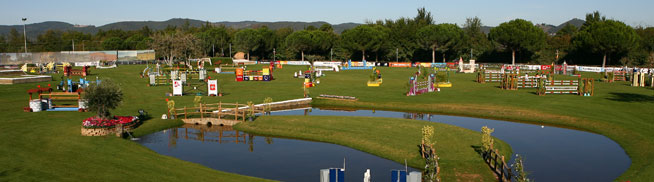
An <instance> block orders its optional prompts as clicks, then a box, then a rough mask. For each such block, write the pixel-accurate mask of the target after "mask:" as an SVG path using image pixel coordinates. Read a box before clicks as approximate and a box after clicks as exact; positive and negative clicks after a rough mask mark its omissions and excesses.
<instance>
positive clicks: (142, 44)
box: [123, 33, 152, 50]
mask: <svg viewBox="0 0 654 182" xmlns="http://www.w3.org/2000/svg"><path fill="white" fill-rule="evenodd" d="M151 41H152V38H150V37H146V36H143V35H142V34H140V33H139V34H134V35H132V36H130V37H129V38H127V39H125V41H123V48H125V49H128V50H143V49H148V48H150V42H151Z"/></svg>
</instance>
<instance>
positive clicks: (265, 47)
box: [257, 26, 277, 59]
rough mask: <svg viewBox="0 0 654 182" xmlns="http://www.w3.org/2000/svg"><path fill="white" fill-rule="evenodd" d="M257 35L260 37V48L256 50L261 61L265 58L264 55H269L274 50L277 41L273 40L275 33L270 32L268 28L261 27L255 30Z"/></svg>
mask: <svg viewBox="0 0 654 182" xmlns="http://www.w3.org/2000/svg"><path fill="white" fill-rule="evenodd" d="M257 31H258V33H259V35H260V36H261V46H260V48H259V50H258V52H259V54H260V55H261V59H264V58H265V57H266V54H271V57H272V51H273V49H274V48H275V45H276V42H275V41H277V39H275V32H274V31H272V30H270V29H269V28H268V26H262V27H259V28H257Z"/></svg>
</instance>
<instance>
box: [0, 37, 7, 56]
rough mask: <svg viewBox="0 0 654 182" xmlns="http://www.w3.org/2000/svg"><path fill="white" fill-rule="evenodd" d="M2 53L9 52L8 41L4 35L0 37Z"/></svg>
mask: <svg viewBox="0 0 654 182" xmlns="http://www.w3.org/2000/svg"><path fill="white" fill-rule="evenodd" d="M0 52H7V41H6V40H5V36H2V35H0Z"/></svg>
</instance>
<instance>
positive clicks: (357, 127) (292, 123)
mask: <svg viewBox="0 0 654 182" xmlns="http://www.w3.org/2000/svg"><path fill="white" fill-rule="evenodd" d="M423 126H433V127H434V137H433V140H435V141H436V145H435V148H436V150H437V154H438V155H439V157H440V159H441V160H440V161H439V162H440V164H441V167H442V170H441V177H442V179H443V180H444V181H456V180H461V181H488V180H492V179H494V178H495V176H494V175H493V174H492V173H491V172H490V171H489V169H488V167H487V165H486V163H484V160H483V159H482V158H481V157H479V154H478V153H477V151H475V149H474V148H473V147H472V146H477V147H480V144H481V143H480V140H481V133H479V132H473V131H471V130H468V129H464V128H460V127H456V126H452V125H447V124H441V123H434V122H427V121H417V120H409V119H394V118H376V117H341V116H337V117H333V116H299V117H298V116H264V117H262V118H259V119H257V120H256V121H254V122H248V123H241V124H238V125H236V127H235V128H236V129H238V130H243V131H247V132H251V133H256V134H263V135H273V136H282V137H292V138H300V139H305V140H313V141H320V142H328V143H335V144H339V145H344V146H348V147H351V148H354V149H358V150H361V151H366V152H368V153H371V154H374V155H377V156H381V157H384V158H387V159H391V160H394V161H397V162H399V163H402V161H404V159H406V160H407V162H408V164H409V166H411V167H414V168H418V169H419V168H421V167H424V165H425V162H424V160H423V159H422V158H421V157H420V153H419V152H418V151H419V150H418V147H417V146H419V145H420V141H421V138H422V133H421V131H422V127H423ZM495 140H496V141H499V140H498V139H495ZM495 148H497V149H499V150H500V151H501V152H502V153H503V154H504V155H505V156H507V157H509V156H510V155H511V151H510V147H509V146H508V145H507V144H506V143H504V142H496V147H495Z"/></svg>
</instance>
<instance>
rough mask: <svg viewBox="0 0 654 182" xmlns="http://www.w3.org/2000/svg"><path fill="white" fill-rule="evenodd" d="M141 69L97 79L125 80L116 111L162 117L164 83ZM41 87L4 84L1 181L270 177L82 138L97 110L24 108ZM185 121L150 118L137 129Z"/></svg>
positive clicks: (118, 141) (0, 92)
mask: <svg viewBox="0 0 654 182" xmlns="http://www.w3.org/2000/svg"><path fill="white" fill-rule="evenodd" d="M139 68H140V69H142V68H141V66H125V67H122V66H121V67H120V69H111V70H93V73H94V75H92V76H91V77H92V80H95V76H96V75H97V73H100V74H99V75H98V76H100V78H104V77H106V76H109V77H111V78H112V79H114V80H115V81H117V82H119V83H121V86H122V89H123V91H124V93H125V99H124V103H123V104H122V106H121V108H120V109H117V110H116V111H115V112H114V113H115V114H117V115H136V114H137V112H136V111H137V110H138V109H139V108H143V109H146V110H147V111H151V112H153V113H158V114H159V116H160V113H162V112H161V111H162V110H164V109H163V108H164V107H165V104H163V102H158V101H161V100H162V99H163V96H164V95H163V92H157V91H156V90H161V89H163V87H162V88H148V87H147V86H146V84H145V80H141V79H138V78H137V75H138V74H137V72H133V71H135V70H137V69H139ZM59 77H60V76H55V77H54V78H55V79H59ZM91 77H89V78H91ZM50 83H51V84H53V85H54V84H56V82H55V81H53V82H50ZM36 85H37V84H19V85H0V103H2V104H1V105H0V111H2V112H0V118H2V119H0V138H1V139H0V181H266V180H264V179H259V178H253V177H248V176H242V175H238V174H233V173H226V172H221V171H216V170H213V169H210V168H207V167H205V166H202V165H199V164H195V163H191V162H186V161H182V160H179V159H176V158H173V157H168V156H163V155H159V154H157V153H155V152H154V151H151V150H149V149H147V148H145V147H143V146H141V145H140V144H138V143H136V142H132V141H130V140H126V139H122V138H117V137H115V136H107V137H84V136H80V127H81V121H82V120H83V119H84V118H87V117H90V116H92V115H93V113H79V112H38V113H26V112H23V111H22V108H23V107H26V106H27V100H28V95H27V94H26V90H27V89H28V88H36ZM40 85H41V86H46V85H47V84H46V83H40ZM155 93H156V94H155ZM156 109H159V111H157V110H156ZM154 111H156V112H154ZM180 124H181V122H179V121H174V120H160V119H158V120H157V119H152V120H147V121H146V124H144V125H143V127H142V129H139V131H138V132H137V133H141V134H144V133H143V132H142V131H147V132H154V131H159V130H161V129H162V128H168V127H172V126H178V125H180Z"/></svg>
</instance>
